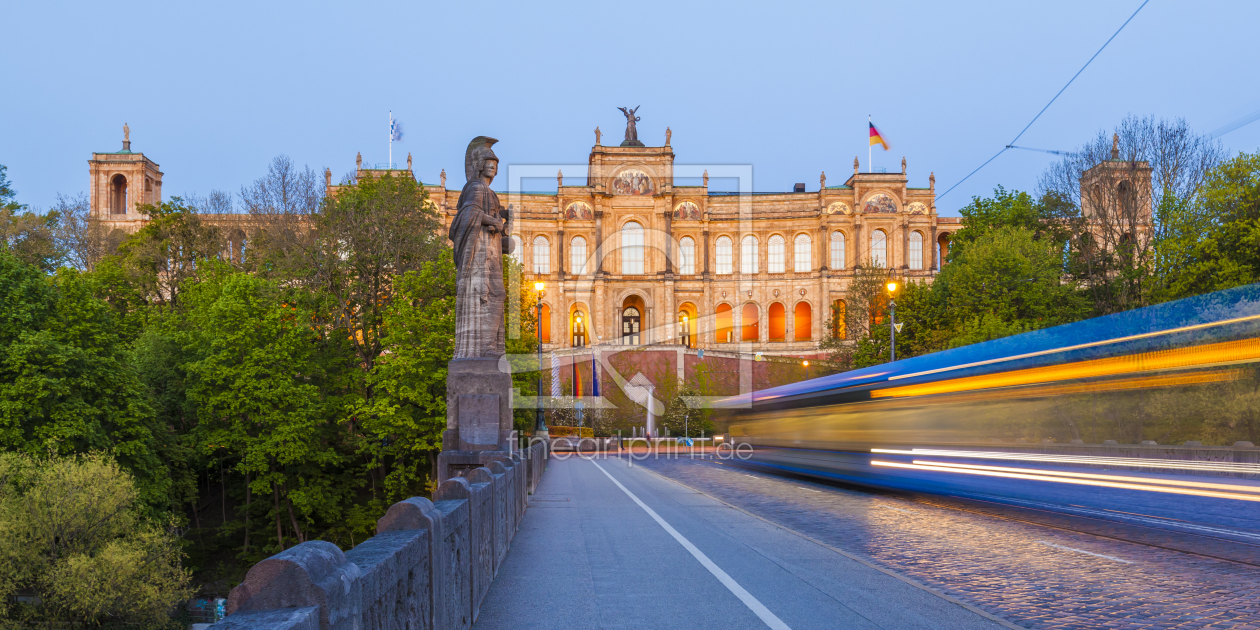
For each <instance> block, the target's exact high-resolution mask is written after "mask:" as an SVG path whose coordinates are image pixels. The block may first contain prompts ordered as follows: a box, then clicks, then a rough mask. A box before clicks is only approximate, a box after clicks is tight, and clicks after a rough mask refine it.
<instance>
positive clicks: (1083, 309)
mask: <svg viewBox="0 0 1260 630" xmlns="http://www.w3.org/2000/svg"><path fill="white" fill-rule="evenodd" d="M1063 268H1064V259H1063V253H1062V250H1059V249H1057V246H1056V245H1054V244H1052V243H1049V242H1047V241H1045V240H1038V239H1037V238H1036V235H1035V234H1034V233H1033V232H1032V231H1030V230H1027V229H1025V228H1012V227H1003V228H999V229H996V230H994V231H992V232H990V233H989V234H987V235H985V236H983V237H981V238H979V239H977V240H976V241H974V242H972V243H971V244H970V245H969V246H968V247H967V248H966V249H964V250H963V251H962V252H961V254H960V255H959V256H958V257H957V258H956V259H955V261H954V262H951V263H950V264H948V265H946V266H945V268H944V269H942V270H941V273H940V275H939V276H938V277H937V279H936V282H935V283H934V285H933V289H934V290H936V291H940V292H941V294H942V298H941V299H942V304H943V306H944V309H945V312H947V313H948V320H949V321H948V322H947V325H949V326H950V327H952V328H953V329H954V332H955V334H954V336H953V338H954V340H953V341H951V342H950V345H951V346H956V345H958V343H959V340H960V339H961V338H963V337H959V335H960V334H963V331H962V328H963V327H966V326H973V323H972V322H973V321H980V322H982V323H983V322H985V321H990V320H993V319H996V320H997V321H1000V322H1004V323H1005V324H1008V325H1009V324H1015V323H1019V324H1020V328H1009V330H1017V329H1018V330H1024V329H1029V330H1031V329H1037V328H1045V327H1047V326H1054V325H1058V324H1061V323H1066V322H1071V321H1076V320H1077V319H1080V318H1081V317H1084V316H1085V315H1086V314H1087V313H1088V307H1087V305H1086V304H1085V302H1084V301H1083V300H1082V298H1081V297H1080V295H1079V294H1078V293H1077V292H1076V290H1075V289H1074V288H1073V287H1072V286H1071V285H1069V284H1065V283H1064V282H1063V280H1062V278H1063ZM986 316H987V318H988V320H986ZM987 329H988V330H995V329H994V328H993V327H992V324H991V323H990V324H988V328H987ZM964 337H966V335H964Z"/></svg>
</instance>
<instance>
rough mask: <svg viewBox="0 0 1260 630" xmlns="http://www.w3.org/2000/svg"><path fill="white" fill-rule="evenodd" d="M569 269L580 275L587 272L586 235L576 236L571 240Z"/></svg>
mask: <svg viewBox="0 0 1260 630" xmlns="http://www.w3.org/2000/svg"><path fill="white" fill-rule="evenodd" d="M569 270H570V271H572V272H573V273H574V274H577V275H579V276H580V275H584V274H585V273H586V237H583V236H575V237H573V240H572V241H569Z"/></svg>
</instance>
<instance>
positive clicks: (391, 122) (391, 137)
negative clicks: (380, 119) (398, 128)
mask: <svg viewBox="0 0 1260 630" xmlns="http://www.w3.org/2000/svg"><path fill="white" fill-rule="evenodd" d="M389 167H390V168H394V110H392V109H391V110H389Z"/></svg>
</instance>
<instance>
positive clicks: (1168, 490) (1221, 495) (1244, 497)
mask: <svg viewBox="0 0 1260 630" xmlns="http://www.w3.org/2000/svg"><path fill="white" fill-rule="evenodd" d="M871 465H872V466H884V467H889V468H906V469H910V470H924V471H931V472H948V473H955V474H964V475H979V476H983V477H1001V478H1004V479H1024V480H1027V481H1052V482H1055V483H1066V484H1072V485H1078V486H1094V487H1099V488H1117V489H1121V490H1144V491H1146V492H1163V493H1165V494H1181V495H1188V496H1194V497H1207V498H1213V499H1234V500H1237V501H1251V502H1255V503H1260V495H1250V494H1235V493H1231V492H1215V491H1209V490H1192V489H1188V488H1173V487H1168V486H1152V485H1144V484H1136V483H1117V482H1112V481H1100V480H1095V479H1073V478H1069V477H1051V476H1048V475H1036V474H1019V473H1008V472H999V471H996V470H972V469H968V468H958V467H952V466H949V465H948V464H940V465H937V466H924V465H922V464H903V463H900V462H885V461H879V460H875V461H872V462H871Z"/></svg>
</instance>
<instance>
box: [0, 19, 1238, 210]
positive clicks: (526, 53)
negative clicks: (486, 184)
mask: <svg viewBox="0 0 1260 630" xmlns="http://www.w3.org/2000/svg"><path fill="white" fill-rule="evenodd" d="M1139 4H1140V0H1125V1H1123V2H1113V1H1099V0H1092V1H1082V2H1078V1H1068V0H1059V1H1056V2H1043V3H1023V2H1020V3H1013V2H968V3H963V2H939V1H937V2H862V3H848V2H820V3H788V2H761V3H736V2H722V3H710V4H688V3H683V2H659V3H658V2H647V1H644V2H623V3H592V2H573V3H561V4H554V5H548V6H545V7H540V6H539V5H538V3H525V2H515V3H496V2H476V3H472V2H459V3H455V2H447V3H420V2H412V3H384V2H360V3H338V4H332V3H328V4H319V3H314V2H306V3H297V2H294V3H284V4H281V3H265V2H250V3H240V2H217V3H196V4H192V3H173V2H163V3H146V2H129V3H125V4H122V5H119V4H116V3H100V2H93V3H87V2H84V3H49V2H15V1H13V0H4V1H3V4H0V14H2V15H4V20H3V21H4V26H3V27H0V28H3V31H4V40H5V43H4V48H5V54H4V57H5V59H4V61H3V62H2V63H3V67H4V69H5V72H4V76H5V78H4V79H3V82H2V83H0V85H3V86H4V88H5V89H4V95H3V97H0V121H2V122H0V164H5V165H7V166H8V167H9V178H10V179H11V180H12V181H13V185H14V188H16V189H17V191H18V195H19V197H18V198H19V201H22V202H25V203H28V204H31V205H33V206H36V207H47V206H48V205H50V204H51V203H53V201H54V199H55V197H56V195H57V193H67V194H74V193H78V192H81V191H85V190H86V189H87V184H88V182H87V160H88V159H89V158H90V157H91V156H90V154H91V152H92V151H116V150H118V149H119V148H120V141H121V135H122V132H121V128H122V124H123V122H127V123H129V124H130V126H131V130H132V134H131V136H132V141H133V145H132V148H133V150H136V151H142V152H144V153H145V154H146V155H147V156H149V157H150V158H152V159H154V160H156V161H157V162H158V163H159V164H160V165H161V167H162V170H163V172H164V173H165V176H164V193H165V194H166V196H168V197H169V196H171V195H178V194H181V193H199V194H205V193H207V192H209V191H210V190H211V189H221V190H226V191H230V192H236V191H238V190H239V189H240V187H241V186H242V185H243V184H247V183H249V182H251V181H252V180H253V179H255V178H257V177H259V176H260V175H261V174H263V173H264V172H265V171H266V167H267V163H268V161H269V160H270V159H271V158H272V157H273V156H275V155H278V154H287V155H289V156H290V157H292V158H293V160H294V161H295V162H296V163H298V164H305V165H309V166H311V167H312V168H314V169H316V170H319V171H322V170H323V168H324V167H325V166H327V167H330V168H332V170H333V173H334V174H335V175H336V176H337V177H338V178H339V177H340V176H341V175H343V174H345V173H347V172H349V171H351V170H352V169H353V168H354V156H355V152H356V151H362V152H363V156H364V161H365V162H368V163H375V162H384V161H386V159H387V158H386V149H387V145H386V138H387V129H386V126H387V116H388V111H389V110H391V109H392V110H393V112H394V115H395V117H396V118H398V119H399V120H401V121H402V123H403V125H404V129H405V137H404V140H403V142H401V143H399V144H395V156H394V161H395V162H399V163H402V162H404V161H405V156H406V153H407V152H408V151H410V152H412V154H413V155H414V157H415V170H416V173H417V175H418V176H420V178H421V179H422V180H423V181H425V182H434V181H436V180H437V174H438V172H439V171H440V170H441V169H442V168H445V169H446V171H447V173H448V174H449V176H450V181H449V182H448V183H449V185H451V186H452V187H456V186H460V185H462V183H463V174H462V168H461V162H462V155H463V150H464V147H465V145H466V144H467V143H468V140H469V139H471V138H472V137H473V136H475V135H490V136H494V137H497V138H499V139H500V144H499V145H498V146H497V147H496V151H497V152H498V154H499V156H500V158H502V160H503V161H504V162H505V163H518V164H521V163H528V164H551V163H562V164H563V163H570V164H584V163H585V161H586V156H587V153H588V151H589V150H590V147H591V145H592V144H593V141H594V135H593V129H594V128H595V126H596V125H598V126H600V128H601V130H602V131H603V132H604V134H605V136H604V138H605V143H617V142H619V141H620V140H621V136H622V133H623V130H624V127H625V119H624V117H623V116H622V114H621V112H619V111H617V109H616V108H617V107H618V106H635V105H641V106H642V108H641V109H640V111H639V115H640V116H641V117H642V121H641V122H640V123H639V134H640V137H641V138H642V139H643V140H645V141H646V142H647V143H648V144H661V143H662V142H663V139H664V133H665V128H666V126H669V127H671V128H672V130H673V143H672V144H673V146H674V151H675V153H676V155H677V160H678V162H679V163H699V164H751V165H752V166H753V174H754V183H753V185H754V188H755V189H756V190H759V191H775V190H790V189H791V186H792V184H793V183H794V182H805V184H806V186H807V189H809V190H817V187H818V174H819V171H820V170H825V171H827V173H828V180H829V183H831V184H833V185H834V184H836V183H840V182H843V181H844V179H845V178H846V177H848V175H849V174H850V173H851V172H852V162H853V157H854V156H855V155H861V156H862V165H863V168H864V169H865V167H866V152H867V151H866V117H867V114H871V115H873V116H874V121H875V123H876V125H878V126H879V127H880V129H881V130H882V131H883V132H884V134H885V135H886V136H887V138H888V139H889V140H890V141H891V142H892V150H891V151H890V152H888V153H881V152H880V151H879V150H878V149H877V150H876V157H875V165H876V166H877V167H879V166H883V167H887V168H888V169H889V170H895V169H896V168H899V165H900V161H901V157H902V156H903V155H904V156H906V158H907V160H908V162H909V174H910V180H911V185H912V186H916V185H917V186H926V185H927V178H928V173H929V172H930V171H935V173H936V178H937V180H936V181H937V191H938V193H939V192H943V191H944V190H945V189H946V188H949V187H950V186H952V185H953V184H954V183H956V182H957V181H958V180H959V179H961V178H962V177H963V176H965V175H966V174H967V173H968V172H970V171H971V170H972V169H974V168H975V167H976V166H978V165H979V164H980V163H982V162H983V161H984V160H986V159H988V158H989V157H990V156H991V155H992V154H993V153H995V152H996V151H997V150H998V149H1000V148H1001V147H1002V146H1003V145H1005V144H1006V143H1007V142H1009V141H1010V140H1011V138H1013V137H1014V136H1015V134H1017V133H1018V132H1019V130H1020V129H1021V128H1023V126H1024V125H1025V124H1027V123H1028V121H1029V120H1030V119H1031V118H1032V117H1033V115H1035V114H1036V113H1037V111H1038V110H1040V109H1041V108H1042V107H1043V106H1044V105H1045V103H1046V102H1047V101H1048V100H1049V99H1050V98H1051V97H1052V96H1053V95H1054V93H1055V92H1057V91H1058V90H1059V88H1061V87H1062V86H1063V84H1064V83H1065V82H1066V81H1067V80H1068V79H1069V78H1070V77H1071V76H1072V74H1073V73H1075V72H1076V71H1077V70H1078V69H1079V68H1080V66H1081V65H1082V64H1083V63H1084V62H1085V61H1086V60H1087V59H1088V58H1089V57H1090V55H1092V54H1093V53H1094V51H1096V50H1097V49H1098V47H1099V46H1101V45H1102V43H1103V42H1104V41H1106V39H1107V38H1108V37H1110V36H1111V34H1112V33H1113V32H1114V31H1115V29H1116V28H1117V27H1118V26H1119V25H1120V24H1121V23H1122V22H1124V20H1125V19H1126V18H1127V17H1128V16H1129V15H1130V14H1131V13H1132V12H1133V10H1134V9H1135V8H1136V7H1137V6H1138V5H1139ZM1256 24H1260V3H1256V2H1219V1H1201V2H1195V3H1188V2H1181V3H1175V2H1172V1H1170V0H1152V1H1151V2H1150V4H1148V5H1147V6H1146V7H1145V8H1144V9H1143V10H1142V12H1141V13H1140V14H1138V16H1137V17H1136V18H1135V19H1134V20H1133V21H1132V22H1131V23H1130V24H1129V26H1128V27H1127V28H1126V29H1125V31H1124V32H1123V33H1121V34H1120V36H1119V37H1117V38H1116V40H1115V41H1114V42H1112V44H1111V45H1110V46H1109V47H1108V48H1107V50H1106V51H1104V52H1103V53H1102V55H1100V56H1099V58H1098V59H1097V60H1096V61H1095V62H1094V63H1093V65H1091V66H1090V67H1089V69H1087V70H1086V71H1085V73H1084V74H1082V75H1081V77H1080V78H1079V79H1077V81H1076V82H1075V83H1074V84H1073V85H1072V86H1071V87H1070V88H1068V90H1067V92H1065V93H1064V95H1063V96H1062V97H1060V98H1059V100H1058V101H1057V102H1056V103H1055V104H1054V105H1053V106H1052V107H1051V108H1050V110H1049V111H1047V112H1046V113H1045V115H1043V116H1042V117H1041V119H1040V120H1038V121H1037V123H1036V124H1035V125H1034V126H1033V127H1032V128H1031V129H1030V130H1029V131H1028V132H1027V133H1026V134H1025V135H1024V137H1023V138H1021V139H1020V142H1019V144H1020V145H1025V146H1031V147H1040V148H1049V149H1070V148H1072V147H1075V146H1077V145H1079V144H1081V143H1083V142H1085V141H1087V140H1088V139H1089V138H1090V137H1092V136H1093V135H1094V134H1096V133H1097V132H1098V131H1099V130H1101V129H1110V128H1111V127H1112V126H1114V125H1115V124H1116V123H1117V122H1118V121H1119V120H1120V119H1121V118H1122V117H1123V116H1125V115H1126V114H1130V113H1132V114H1137V115H1155V116H1160V117H1184V118H1185V119H1186V120H1187V121H1188V122H1189V124H1190V125H1191V126H1192V127H1193V128H1195V129H1197V130H1200V131H1202V132H1205V133H1206V132H1210V131H1212V130H1214V129H1217V128H1219V127H1221V126H1223V125H1225V124H1227V123H1229V122H1231V121H1233V120H1235V119H1237V118H1239V117H1242V116H1244V115H1246V114H1248V113H1250V112H1253V111H1256V110H1257V109H1260V82H1258V81H1256V76H1257V74H1256V72H1257V69H1256V68H1257V67H1256V62H1257V59H1260V55H1258V54H1257V53H1256V48H1255V43H1254V30H1255V25H1256ZM1221 140H1222V141H1223V142H1224V144H1225V146H1226V147H1227V148H1228V149H1230V151H1231V153H1236V152H1238V151H1240V150H1242V151H1256V150H1257V149H1258V148H1260V122H1256V123H1253V124H1251V125H1249V126H1246V127H1243V128H1241V129H1239V130H1237V131H1234V132H1232V133H1230V134H1228V135H1225V136H1224V137H1222V138H1221ZM1053 159H1054V158H1053V156H1050V155H1046V154H1041V153H1032V152H1019V151H1011V152H1007V153H1006V154H1005V155H1003V156H1002V157H1000V158H998V159H997V160H996V161H994V162H993V163H992V164H990V165H989V166H988V167H986V168H985V169H984V170H982V171H981V172H980V173H978V174H976V175H975V176H973V177H972V178H971V179H970V180H968V181H967V182H965V183H964V184H963V185H961V186H960V187H958V189H956V190H954V191H953V192H952V193H950V194H949V195H948V196H946V197H944V198H942V199H940V200H939V201H938V207H939V210H940V212H941V214H944V215H954V214H957V210H958V208H959V207H961V206H962V205H965V204H966V203H967V202H968V200H969V199H970V198H971V197H972V196H973V195H985V194H988V193H989V192H990V191H991V190H992V189H993V187H994V186H996V185H998V184H1002V185H1005V186H1006V187H1008V188H1018V189H1033V188H1035V185H1036V181H1037V177H1038V175H1039V174H1040V173H1041V172H1042V171H1043V170H1044V169H1045V167H1046V166H1047V165H1048V164H1049V163H1050V162H1051V160H1053ZM548 183H550V186H551V187H552V188H553V189H554V180H553V181H551V182H545V181H543V182H538V185H537V186H531V188H538V189H542V188H545V186H546V185H547V184H548Z"/></svg>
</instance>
